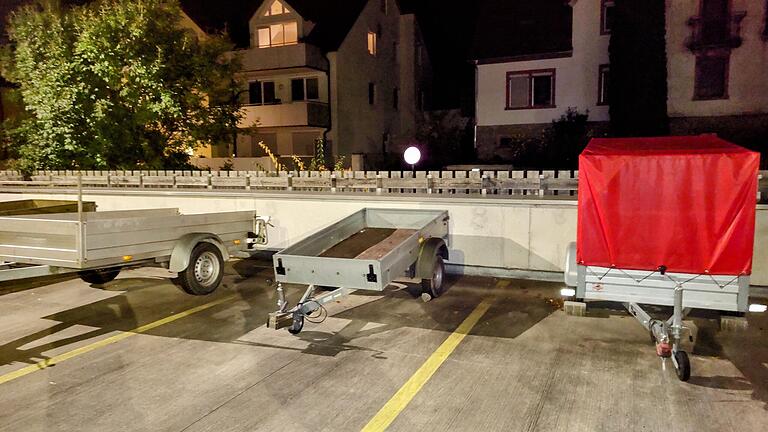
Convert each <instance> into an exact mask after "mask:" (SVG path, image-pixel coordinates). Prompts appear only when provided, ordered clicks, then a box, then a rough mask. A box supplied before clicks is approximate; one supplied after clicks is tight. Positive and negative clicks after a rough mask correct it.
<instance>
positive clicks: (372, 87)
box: [368, 83, 376, 105]
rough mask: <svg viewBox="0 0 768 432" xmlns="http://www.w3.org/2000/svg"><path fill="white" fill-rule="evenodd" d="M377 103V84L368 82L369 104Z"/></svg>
mask: <svg viewBox="0 0 768 432" xmlns="http://www.w3.org/2000/svg"><path fill="white" fill-rule="evenodd" d="M375 103H376V84H374V83H368V104H369V105H373V104H375Z"/></svg>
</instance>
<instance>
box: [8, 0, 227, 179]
mask: <svg viewBox="0 0 768 432" xmlns="http://www.w3.org/2000/svg"><path fill="white" fill-rule="evenodd" d="M180 17H181V11H180V9H179V5H178V0H100V1H96V2H94V3H92V4H90V5H87V6H81V7H72V8H62V7H61V6H59V5H58V4H57V2H52V1H47V2H41V3H40V4H37V5H30V6H23V7H22V8H20V9H19V10H17V11H15V12H14V13H13V14H12V15H11V18H10V27H9V36H10V39H11V47H10V49H9V48H6V49H5V50H4V52H5V59H4V61H2V63H3V64H4V65H7V67H6V68H5V70H3V71H2V73H3V75H4V76H5V77H6V78H7V79H8V80H9V81H12V82H15V83H17V84H19V85H20V92H21V95H22V97H23V101H24V104H25V107H26V110H27V112H28V118H26V119H24V120H22V121H21V124H20V125H19V127H18V128H16V129H15V130H13V131H12V134H11V138H12V141H13V143H14V145H15V146H17V148H18V153H19V156H20V159H21V168H27V169H36V168H37V169H40V168H50V169H105V168H135V167H140V168H145V169H159V168H173V167H177V166H179V165H184V164H186V163H187V161H188V159H189V157H188V154H189V153H190V152H191V150H193V149H194V148H196V147H197V146H200V145H202V144H212V143H218V142H221V141H223V140H224V139H228V138H229V137H231V136H232V134H233V131H234V130H236V125H237V122H238V120H239V106H238V105H237V103H236V101H234V100H233V99H234V98H232V97H231V94H233V91H234V89H235V88H236V83H234V82H233V81H232V78H231V77H232V76H233V75H232V74H233V73H234V72H235V71H236V69H237V67H238V65H237V63H236V62H234V61H231V60H230V59H229V57H228V56H226V55H225V54H226V52H227V51H229V50H230V49H231V46H230V45H229V44H228V43H227V42H226V41H225V39H224V38H222V37H204V38H200V39H198V37H197V36H196V35H195V34H194V33H193V32H192V31H191V30H189V29H185V28H182V27H181V21H180Z"/></svg>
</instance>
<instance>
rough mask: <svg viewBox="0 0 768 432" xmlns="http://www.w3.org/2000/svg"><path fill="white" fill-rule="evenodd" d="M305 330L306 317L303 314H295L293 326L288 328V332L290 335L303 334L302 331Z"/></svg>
mask: <svg viewBox="0 0 768 432" xmlns="http://www.w3.org/2000/svg"><path fill="white" fill-rule="evenodd" d="M303 328H304V315H303V314H302V313H301V312H294V314H293V324H291V326H290V327H288V332H289V333H290V334H299V332H301V329H303Z"/></svg>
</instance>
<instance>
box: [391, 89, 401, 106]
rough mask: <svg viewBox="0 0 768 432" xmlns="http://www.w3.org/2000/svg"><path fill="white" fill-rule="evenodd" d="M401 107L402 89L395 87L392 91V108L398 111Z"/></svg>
mask: <svg viewBox="0 0 768 432" xmlns="http://www.w3.org/2000/svg"><path fill="white" fill-rule="evenodd" d="M399 107H400V89H399V88H397V87H395V88H394V89H392V108H394V109H395V110H397V109H398V108H399Z"/></svg>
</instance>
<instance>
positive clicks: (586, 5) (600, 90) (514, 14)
mask: <svg viewBox="0 0 768 432" xmlns="http://www.w3.org/2000/svg"><path fill="white" fill-rule="evenodd" d="M484 6H485V7H484V8H483V9H482V10H481V11H480V14H479V16H478V24H477V29H478V30H477V32H476V34H475V43H474V48H473V61H474V63H475V65H476V87H475V88H476V97H475V104H476V107H475V113H476V114H475V115H476V132H475V136H476V138H475V146H476V148H477V154H478V157H479V158H480V159H484V160H489V159H492V158H493V157H495V156H499V157H501V158H504V159H508V158H510V157H511V155H513V154H514V152H515V151H516V149H515V148H514V147H515V145H516V142H517V139H518V138H519V137H521V136H537V135H539V134H540V133H541V132H542V130H543V129H544V128H546V127H547V126H549V125H550V124H551V123H552V120H555V119H557V118H559V117H560V116H561V115H563V114H564V113H565V112H566V110H567V109H568V108H576V109H577V110H578V111H580V112H582V113H584V112H587V111H588V112H589V120H590V121H591V122H593V123H595V125H594V126H595V127H601V126H604V125H605V124H606V122H607V121H608V118H609V117H608V105H607V103H606V102H607V86H606V85H605V83H606V81H607V76H608V73H609V68H608V42H609V34H610V27H611V9H610V6H611V2H609V1H603V2H601V0H572V1H571V2H570V3H569V2H565V1H563V0H540V1H538V2H536V3H535V4H534V3H530V2H522V1H509V2H488V3H487V4H485V5H484ZM572 35H573V37H572Z"/></svg>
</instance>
